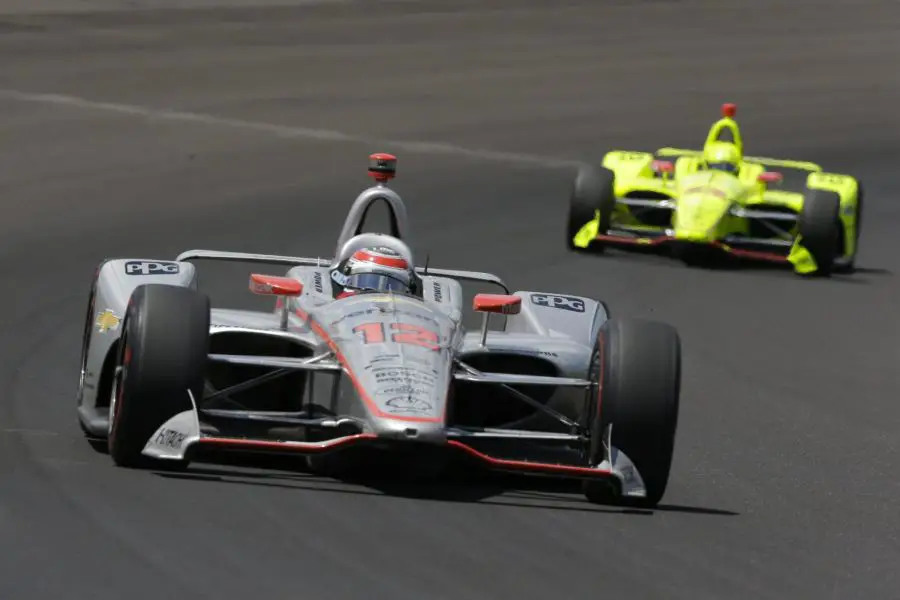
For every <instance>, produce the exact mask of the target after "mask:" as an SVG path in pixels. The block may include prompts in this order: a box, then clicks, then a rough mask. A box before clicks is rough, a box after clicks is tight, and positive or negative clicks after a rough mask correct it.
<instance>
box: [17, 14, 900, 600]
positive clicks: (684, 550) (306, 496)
mask: <svg viewBox="0 0 900 600" xmlns="http://www.w3.org/2000/svg"><path fill="white" fill-rule="evenodd" d="M32 4H34V3H32V2H11V1H9V0H4V1H3V2H0V144H2V149H3V152H2V160H0V198H2V207H3V218H2V221H0V234H2V235H0V261H2V262H0V265H2V277H3V279H2V282H3V297H2V305H0V331H2V336H3V344H2V353H3V354H2V360H0V389H2V394H3V395H2V401H0V426H2V430H0V540H2V542H0V543H2V547H3V560H2V561H0V597H2V598H4V599H5V600H14V599H18V598H27V599H33V598H45V599H50V598H92V599H97V600H100V599H104V598H110V599H119V598H124V597H127V598H132V599H134V600H138V599H143V598H161V597H166V598H194V599H200V598H216V599H217V600H221V599H223V598H244V597H265V598H271V599H281V598H292V599H295V598H318V599H322V600H332V599H334V600H338V599H341V600H342V599H350V598H372V599H374V598H460V597H465V598H471V599H475V598H517V599H523V600H524V599H529V598H541V599H544V598H548V597H564V598H571V599H573V600H575V599H578V600H580V599H587V598H595V597H601V596H604V595H610V594H615V595H617V596H618V595H619V594H629V596H628V597H633V598H643V599H652V598H665V599H676V598H691V599H698V598H710V599H722V598H729V599H740V598H756V599H759V598H779V599H781V598H817V599H826V598H828V599H845V598H863V597H865V598H885V599H889V598H896V597H898V592H897V589H898V585H900V577H898V571H897V568H896V565H897V564H898V561H900V547H898V539H897V531H898V530H900V513H898V511H897V504H896V498H897V497H898V495H900V484H898V482H897V477H896V473H897V470H898V468H900V457H898V454H897V453H898V442H897V439H898V436H897V431H898V425H900V408H898V403H897V401H898V398H900V396H898V392H900V375H898V372H900V371H898V368H897V365H898V359H900V356H898V354H900V353H898V348H900V335H898V334H900V326H898V322H897V320H896V318H895V317H894V315H895V312H896V311H895V307H896V298H897V297H898V292H900V286H898V283H897V279H896V273H897V271H898V269H900V259H898V256H900V254H898V252H897V248H898V243H897V242H896V240H897V233H896V232H897V228H898V227H900V204H898V203H897V198H896V190H897V189H898V187H900V175H898V174H897V170H896V168H895V166H896V164H897V161H898V160H900V152H898V150H897V145H896V139H897V138H898V133H900V118H898V114H897V112H896V107H897V105H898V104H900V77H898V76H897V70H896V58H897V56H898V55H900V5H898V4H897V3H896V2H890V1H884V2H875V1H868V0H853V1H849V0H848V1H846V2H837V1H834V0H830V1H829V0H823V1H820V2H803V1H800V0H793V1H792V2H790V3H780V2H774V1H771V0H762V1H759V2H753V3H746V2H738V1H737V0H734V1H726V0H709V1H700V0H697V1H688V0H685V1H681V2H679V1H675V0H672V1H668V2H637V1H631V2H599V1H597V0H584V1H574V0H573V1H562V0H556V1H550V0H548V1H547V2H539V1H537V0H523V1H521V2H502V1H496V2H490V3H488V2H484V1H478V2H476V1H454V2H447V1H444V0H435V1H434V2H429V3H418V2H383V3H381V2H344V3H337V2H331V3H315V2H299V1H295V2H287V1H285V2H280V3H277V4H276V3H274V2H272V3H265V2H262V0H260V1H257V2H247V1H245V2H229V3H225V2H218V3H215V2H209V1H208V2H202V3H201V2H195V3H175V2H166V3H162V2H158V3H150V2H132V3H127V5H126V3H125V2H113V1H112V0H110V1H106V2H100V1H99V0H98V1H94V2H87V1H85V2H75V1H74V0H73V1H71V2H63V1H61V0H57V1H55V2H45V3H41V6H40V7H39V8H34V7H32ZM179 4H180V5H181V6H182V7H186V8H185V9H183V10H176V9H175V8H174V7H176V6H178V5H179ZM226 4H227V6H226ZM194 5H196V7H194ZM139 9H140V10H139ZM28 11H31V13H32V14H29V12H28ZM723 101H734V102H737V103H739V106H740V109H739V119H740V121H741V123H742V125H743V127H744V137H745V140H746V144H747V147H748V151H752V152H753V153H756V154H764V155H779V156H787V157H792V158H793V157H796V158H803V159H811V160H821V161H824V162H825V163H826V164H827V165H828V166H829V167H831V168H833V169H836V170H839V171H846V172H851V173H853V174H856V175H858V176H859V177H861V178H862V179H863V180H864V181H865V183H866V186H867V191H868V206H867V215H866V223H865V231H864V234H863V242H862V253H861V260H860V264H861V266H862V267H863V268H862V270H861V272H859V273H857V274H855V275H853V276H846V277H844V276H842V277H835V278H833V279H831V280H804V279H800V278H797V277H795V276H794V275H792V274H791V273H785V272H779V271H774V270H771V269H767V270H762V269H739V270H719V271H704V270H690V269H687V268H685V267H683V266H682V265H680V264H678V263H675V262H670V261H667V260H664V259H656V258H651V257H637V256H624V255H617V256H609V257H603V258H591V257H575V256H571V255H569V254H567V253H566V251H565V250H564V240H563V219H564V211H565V207H566V193H567V191H568V185H569V182H570V179H571V177H572V174H573V166H574V165H575V164H577V163H578V161H587V160H592V159H596V158H598V157H599V156H600V154H601V153H602V151H604V150H605V149H608V148H611V147H616V146H619V147H626V148H653V147H657V146H660V145H666V144H672V145H692V146H697V145H698V144H700V143H701V142H702V139H703V137H704V136H705V133H706V130H707V127H708V126H709V124H710V123H711V122H712V120H713V119H715V118H716V117H717V111H718V106H719V104H720V103H721V102H723ZM372 151H392V152H395V153H397V154H398V155H399V158H400V167H399V168H400V176H399V179H398V180H397V182H396V189H397V190H398V191H399V192H400V193H401V194H402V195H403V196H404V198H406V200H407V202H408V203H409V206H410V210H411V219H412V224H413V233H414V236H415V238H414V240H413V241H414V244H415V247H416V249H417V250H418V251H419V252H421V253H424V252H426V251H427V252H430V255H431V261H432V264H433V265H441V266H448V267H456V268H474V269H479V270H489V271H494V272H496V273H498V274H500V275H501V276H503V277H504V278H506V279H507V280H508V282H509V284H510V285H511V287H513V288H515V289H540V290H559V291H572V292H577V293H585V294H591V295H595V296H598V297H601V298H603V299H604V300H606V301H607V302H608V303H609V304H610V306H611V307H612V308H613V310H614V311H615V312H616V313H618V314H621V315H637V316H649V317H653V318H657V319H662V320H665V321H669V322H671V323H673V324H675V325H676V326H677V327H678V328H679V329H680V331H681V334H682V337H683V344H684V351H685V363H684V387H683V401H682V412H681V423H680V429H679V433H678V441H677V447H676V459H675V466H674V472H673V475H672V480H671V484H670V487H669V492H668V494H667V496H666V497H665V499H664V505H663V506H661V507H660V508H659V510H657V511H654V512H652V513H647V514H631V513H627V512H622V511H619V510H614V509H602V508H597V507H593V506H590V505H588V504H587V503H586V502H585V501H584V500H583V499H582V497H581V496H580V495H579V494H578V493H575V492H569V491H567V490H559V489H556V488H555V487H554V488H548V487H547V486H524V485H520V486H518V489H517V488H514V489H508V490H505V491H504V490H496V489H484V486H480V485H479V486H475V485H473V486H471V489H469V487H467V486H458V485H453V486H450V485H448V486H446V487H438V488H435V489H433V490H430V491H428V490H422V489H418V490H417V488H415V487H414V486H408V485H406V484H402V485H401V484H399V483H397V484H391V483H386V484H384V485H381V486H378V485H359V484H349V483H342V482H339V481H335V480H329V479H322V478H317V477H313V476H311V475H307V474H304V473H291V472H289V471H284V470H275V471H254V470H251V469H248V468H245V467H232V466H223V467H207V466H200V467H198V470H197V471H195V472H194V474H193V475H192V476H191V477H189V478H185V477H182V478H174V477H171V476H170V477H163V476H160V475H157V474H153V473H145V472H135V471H128V470H123V469H116V468H114V467H113V466H112V465H111V462H110V460H109V458H108V457H107V456H104V455H102V454H98V453H95V452H94V451H93V450H91V449H90V447H89V446H88V445H87V444H86V443H85V442H84V440H83V439H82V437H81V434H80V432H79V430H78V426H77V424H76V418H75V411H74V408H75V407H74V392H75V384H76V377H77V370H78V352H79V343H80V334H81V327H82V319H83V317H84V308H85V302H86V299H87V292H88V283H89V279H90V276H91V274H92V272H93V268H94V267H95V265H96V264H97V262H98V261H99V260H100V259H102V258H103V257H106V256H125V255H132V256H155V257H162V258H168V257H173V256H174V255H175V254H176V253H177V252H179V251H181V250H183V249H187V248H191V247H206V248H219V249H231V250H248V251H249V250H253V251H262V252H284V253H296V254H308V255H319V254H322V255H329V256H330V253H331V251H332V248H333V244H334V240H335V236H336V235H337V233H338V229H339V227H340V224H341V220H342V218H343V216H344V214H345V211H346V209H347V207H348V206H349V203H350V201H351V199H352V198H353V197H354V196H355V194H356V193H358V192H359V191H360V190H361V189H362V188H363V187H364V186H366V185H368V180H367V179H366V177H365V175H364V172H363V171H364V168H365V161H366V156H367V154H368V153H369V152H372ZM244 277H245V273H243V272H242V273H240V274H239V275H234V276H231V275H228V274H227V273H224V272H215V273H212V274H209V275H204V276H203V281H204V286H205V287H206V288H207V289H208V290H210V291H211V292H212V293H213V294H214V300H222V299H223V297H224V298H229V297H230V298H233V299H234V300H233V301H234V302H244V301H245V298H244V296H247V295H248V294H246V293H245V289H246V288H245V285H246V279H245V278H244Z"/></svg>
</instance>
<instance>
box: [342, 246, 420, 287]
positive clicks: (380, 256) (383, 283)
mask: <svg viewBox="0 0 900 600" xmlns="http://www.w3.org/2000/svg"><path fill="white" fill-rule="evenodd" d="M343 271H344V272H343V274H344V275H345V276H346V282H345V283H344V284H343V285H344V288H345V289H348V290H359V291H362V290H374V291H379V292H388V291H390V292H399V293H409V292H410V290H411V288H412V267H411V265H410V264H409V263H408V262H407V261H406V259H405V258H403V257H402V256H400V255H399V254H397V253H396V252H394V251H393V250H391V249H390V248H385V247H379V246H373V247H367V248H361V249H360V250H357V251H356V252H354V253H353V255H352V256H351V257H350V259H349V260H348V261H347V263H346V265H345V266H344V270H343Z"/></svg>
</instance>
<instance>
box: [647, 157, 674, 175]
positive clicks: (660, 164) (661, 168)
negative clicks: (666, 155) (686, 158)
mask: <svg viewBox="0 0 900 600" xmlns="http://www.w3.org/2000/svg"><path fill="white" fill-rule="evenodd" d="M652 168H653V170H654V171H656V172H657V173H666V174H669V173H674V172H675V163H673V162H671V161H668V160H654V161H653V164H652Z"/></svg>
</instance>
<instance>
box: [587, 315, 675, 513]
mask: <svg viewBox="0 0 900 600" xmlns="http://www.w3.org/2000/svg"><path fill="white" fill-rule="evenodd" d="M588 378H589V379H590V380H591V381H594V382H596V383H597V387H596V388H592V391H591V392H590V398H589V399H588V402H589V403H590V404H589V405H588V410H587V411H586V414H588V415H589V417H590V419H591V443H590V448H589V461H590V464H591V465H592V466H596V465H597V464H599V463H600V462H601V461H602V460H603V458H604V449H603V432H604V430H605V429H606V427H607V426H608V425H609V424H610V423H612V444H613V446H614V447H616V448H618V449H619V450H621V451H622V452H624V453H625V454H626V455H627V456H628V458H630V459H631V461H632V462H633V463H634V465H635V467H637V470H638V472H639V473H640V475H641V477H642V478H643V480H644V485H645V487H646V490H647V497H646V498H640V499H638V498H628V497H620V496H619V495H618V493H617V491H618V490H617V489H616V488H613V489H611V488H610V486H609V485H608V484H607V483H606V482H602V481H596V480H589V481H586V482H585V485H584V493H585V496H586V497H587V498H588V500H589V501H591V502H595V503H602V504H607V503H616V504H627V505H632V506H638V507H653V506H656V505H657V504H659V501H660V500H661V499H662V497H663V495H664V494H665V491H666V487H667V485H668V481H669V472H670V470H671V466H672V455H673V452H674V447H675V432H676V430H677V428H678V410H679V400H680V393H681V340H680V337H679V335H678V332H677V330H676V329H675V328H674V327H672V326H671V325H668V324H665V323H657V322H654V321H645V320H642V319H610V320H609V321H607V322H606V323H604V325H603V327H602V328H601V329H600V333H599V335H598V336H597V342H596V344H595V346H594V351H593V355H592V356H591V367H590V370H589V373H588Z"/></svg>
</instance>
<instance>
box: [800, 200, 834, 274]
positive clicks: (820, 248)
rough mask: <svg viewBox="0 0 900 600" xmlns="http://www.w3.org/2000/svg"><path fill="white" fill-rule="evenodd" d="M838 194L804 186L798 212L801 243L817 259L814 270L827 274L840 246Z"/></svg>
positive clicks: (830, 271) (831, 267)
mask: <svg viewBox="0 0 900 600" xmlns="http://www.w3.org/2000/svg"><path fill="white" fill-rule="evenodd" d="M840 210H841V198H840V196H839V195H838V194H837V193H836V192H828V191H824V190H807V192H806V197H805V198H804V199H803V210H802V211H801V212H800V226H799V234H800V237H801V244H802V245H803V246H804V247H805V248H806V249H807V250H809V253H810V254H811V255H812V257H813V260H815V261H816V267H817V270H816V272H815V274H817V275H820V276H823V277H828V276H829V275H831V273H832V272H833V270H834V267H835V264H834V263H835V260H836V259H837V257H838V253H839V250H840V248H841V246H842V244H841V238H842V236H843V234H844V229H843V225H842V224H841V219H840Z"/></svg>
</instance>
